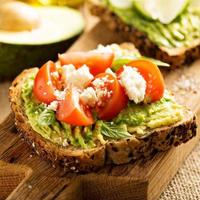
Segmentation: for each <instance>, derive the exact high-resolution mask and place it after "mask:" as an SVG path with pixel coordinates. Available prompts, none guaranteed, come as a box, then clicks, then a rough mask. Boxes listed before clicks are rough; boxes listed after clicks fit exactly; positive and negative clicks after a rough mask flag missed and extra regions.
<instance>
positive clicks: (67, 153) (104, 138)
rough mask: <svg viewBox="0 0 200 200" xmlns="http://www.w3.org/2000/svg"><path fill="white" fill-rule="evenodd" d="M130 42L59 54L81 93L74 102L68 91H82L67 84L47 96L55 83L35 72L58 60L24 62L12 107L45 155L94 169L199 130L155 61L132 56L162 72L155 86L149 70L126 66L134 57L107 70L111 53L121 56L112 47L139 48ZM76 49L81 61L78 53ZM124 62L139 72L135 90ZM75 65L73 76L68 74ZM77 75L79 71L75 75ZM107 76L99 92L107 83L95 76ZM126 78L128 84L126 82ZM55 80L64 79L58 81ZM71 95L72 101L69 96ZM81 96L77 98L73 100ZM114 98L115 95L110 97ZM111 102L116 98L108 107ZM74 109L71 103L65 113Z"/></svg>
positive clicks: (119, 49) (76, 167) (182, 139)
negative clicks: (40, 63)
mask: <svg viewBox="0 0 200 200" xmlns="http://www.w3.org/2000/svg"><path fill="white" fill-rule="evenodd" d="M125 46H126V47H127V49H124V48H122V47H119V46H117V45H111V48H110V46H108V47H103V46H100V48H98V49H97V50H94V51H90V52H86V53H84V57H83V60H82V61H81V60H80V57H81V56H80V55H81V54H83V52H75V53H71V54H70V53H66V54H63V55H60V56H59V60H60V61H59V64H56V65H57V70H58V71H60V70H61V71H62V72H61V71H60V72H59V74H60V73H61V74H63V69H64V71H65V70H67V73H65V72H66V71H65V72H64V74H65V75H66V77H65V78H64V80H67V86H69V85H68V83H69V82H70V83H71V84H72V85H73V87H74V86H76V87H79V89H78V93H80V96H75V98H74V99H73V101H72V102H71V101H70V97H71V96H70V95H71V94H74V95H75V94H76V95H77V93H76V92H77V90H75V92H73V90H72V91H71V87H70V89H69V88H68V89H67V93H65V94H64V98H63V97H62V96H63V95H62V93H59V94H56V96H57V98H56V100H55V99H54V100H53V99H51V100H50V94H48V98H46V96H47V95H46V94H44V90H43V89H44V88H46V86H50V84H47V85H46V86H45V87H43V86H41V82H40V81H38V80H41V79H40V78H41V77H42V78H44V77H45V76H40V75H41V72H42V71H43V70H44V69H47V68H48V66H54V64H53V62H48V63H46V64H45V65H43V66H42V68H40V70H39V69H38V68H32V69H29V70H25V71H23V72H22V73H21V74H20V75H19V76H18V77H17V78H16V79H15V80H14V81H13V83H12V86H11V87H10V92H9V96H10V101H11V107H12V110H13V112H14V114H15V120H16V127H17V129H18V130H19V132H20V133H21V135H22V136H23V137H24V138H25V139H26V141H27V142H28V143H29V144H30V145H31V146H32V147H33V148H34V149H35V151H36V152H37V153H38V154H39V155H40V156H41V157H43V158H45V159H47V160H50V161H51V162H52V163H54V164H61V165H62V166H64V167H65V168H69V169H71V170H72V171H75V172H79V171H80V172H89V171H93V170H96V169H98V168H100V167H103V166H105V165H106V164H108V163H114V164H124V163H128V162H130V161H132V160H136V159H139V158H142V157H146V158H147V159H148V158H151V155H152V154H153V153H155V152H156V151H164V150H167V149H169V148H170V147H171V146H177V145H179V144H181V143H185V142H187V141H188V140H189V139H191V138H192V137H194V136H195V135H196V120H195V115H194V114H193V113H192V112H191V111H190V110H189V109H187V108H185V107H184V106H181V105H178V104H177V103H176V102H175V100H174V98H173V96H172V95H171V94H170V93H169V92H166V91H164V84H163V79H162V75H161V74H160V72H159V70H158V68H157V67H156V65H155V64H153V63H151V62H150V61H146V60H145V61H144V60H138V58H135V60H133V61H132V62H134V68H135V67H137V68H138V70H139V69H140V66H145V65H146V64H148V66H152V68H154V69H155V71H154V74H157V75H156V76H155V79H154V80H156V81H157V86H155V85H154V84H153V85H151V86H152V87H149V86H150V85H149V83H150V82H151V81H150V82H149V80H148V79H147V78H145V79H143V78H142V76H140V73H138V72H137V70H135V69H134V70H132V69H131V68H130V67H128V66H129V65H131V64H130V61H129V63H128V64H126V65H124V66H123V64H122V63H121V65H122V66H123V67H122V68H121V67H118V69H116V65H115V70H113V71H112V70H111V69H109V70H108V68H110V67H111V66H112V69H113V63H114V62H113V60H115V63H116V61H117V59H116V58H113V54H112V53H111V51H110V49H112V50H113V49H114V50H113V52H114V57H118V58H119V57H121V56H122V53H121V52H123V54H131V55H133V54H137V53H138V52H137V51H136V52H135V50H134V51H132V50H128V46H127V45H125ZM104 53H105V54H104ZM77 54H78V57H79V60H78V61H79V62H77V60H76V59H75V58H76V56H77ZM102 54H103V55H104V62H102V60H101V59H103V58H102ZM88 55H89V56H88ZM92 55H95V59H97V60H98V61H99V62H100V61H101V67H102V66H106V72H104V71H105V68H101V69H100V67H97V64H96V65H95V68H93V65H92V64H91V63H92V61H91V60H92V59H91V57H92ZM97 55H101V56H100V57H98V56H97ZM109 55H110V56H109ZM116 55H117V56H116ZM105 56H106V57H105ZM97 57H98V58H97ZM69 58H70V59H69ZM85 58H87V59H85ZM88 60H90V62H88ZM97 60H95V62H96V61H97ZM107 61H109V62H107ZM110 61H112V62H110ZM121 61H122V60H120V62H121ZM69 63H70V64H69ZM77 63H78V64H79V65H81V67H78V68H77V69H74V68H73V66H77ZM82 63H85V65H87V66H88V68H89V69H90V72H91V73H88V71H87V70H86V69H87V67H86V66H82ZM72 64H73V65H72ZM93 64H94V63H93ZM60 65H61V66H62V67H61V66H60ZM108 66H109V67H108ZM144 68H145V67H144ZM84 70H86V71H87V73H86V71H84ZM126 70H128V72H129V74H133V75H134V76H135V77H136V79H137V80H138V82H137V83H134V84H135V86H138V85H140V86H139V87H138V88H136V87H135V88H134V90H135V93H134V92H133V90H132V89H131V88H133V86H134V85H132V87H130V85H129V84H132V81H131V82H130V80H127V79H125V78H127V74H126ZM81 71H82V72H81ZM83 71H84V73H83ZM102 71H103V72H102ZM71 72H72V73H71ZM51 73H52V72H51ZM70 73H71V75H73V79H70V77H67V76H69V74H70ZM141 73H142V71H141ZM148 73H151V72H150V71H149V72H148ZM55 74H57V73H53V74H52V75H53V76H55ZM86 74H87V76H86ZM88 74H89V75H88ZM79 75H80V76H79ZM104 75H106V76H104ZM143 75H144V74H143ZM77 76H79V79H78V81H75V79H76V78H75V77H77ZM92 76H93V77H92ZM116 76H118V78H116ZM56 77H58V76H57V75H56ZM80 77H82V78H83V77H88V79H90V78H91V81H92V82H90V83H89V84H88V83H87V84H86V85H85V86H84V88H80V87H82V86H83V85H84V84H83V81H85V80H83V79H82V78H80ZM143 77H145V76H143ZM106 78H109V82H108V85H109V87H107V89H108V88H110V90H109V91H107V92H106V95H109V97H108V96H107V98H105V96H101V95H100V94H102V91H103V94H104V91H105V90H103V89H101V90H99V88H98V87H97V83H98V84H99V83H100V84H102V80H105V79H106ZM85 79H86V78H85ZM124 79H125V80H126V81H125V82H124ZM51 80H52V79H51ZM54 81H55V80H54ZM80 82H82V83H81V84H80ZM87 82H88V81H87ZM128 82H129V84H126V83H128ZM133 82H134V81H133ZM38 83H40V84H39V85H40V87H39V88H40V89H41V88H42V91H43V93H42V94H43V95H42V96H41V93H40V91H38V87H37V86H38ZM47 83H48V82H47ZM57 83H58V82H57ZM112 84H115V87H114V88H112V87H111V86H112ZM54 85H59V84H55V82H54ZM158 86H159V87H158ZM56 87H57V86H56ZM58 88H60V86H59V87H58ZM120 88H121V89H122V90H121V89H120ZM151 88H156V90H151ZM92 89H93V90H92ZM104 89H105V88H104ZM137 89H138V90H137ZM68 90H69V91H70V92H68ZM89 90H90V91H91V90H92V91H95V93H96V97H98V98H97V100H95V98H89V97H91V96H87V95H86V94H87V92H89ZM124 90H125V92H124ZM46 91H47V90H46ZM56 91H57V90H56ZM59 91H62V92H63V91H65V89H63V88H62V89H61V88H60V89H59ZM111 91H112V92H111ZM117 91H118V92H117ZM142 91H143V92H142ZM48 92H49V91H48ZM54 92H55V91H54ZM56 93H58V91H57V92H56ZM90 94H92V93H90ZM110 94H111V95H110ZM119 94H120V95H119ZM136 94H137V95H136ZM86 97H88V98H86ZM114 97H115V98H114ZM116 97H117V98H116ZM53 98H54V97H53ZM101 98H103V99H101ZM57 99H58V100H57ZM66 99H67V104H65V102H66ZM77 99H78V105H77V104H76V103H77ZM99 99H101V100H103V101H99ZM111 100H112V102H115V103H114V104H113V105H112V102H111ZM95 101H96V102H95ZM44 102H45V103H44ZM52 102H53V103H52ZM70 102H71V103H70ZM73 102H76V103H74V105H75V104H76V109H75V110H74V109H72V108H71V106H69V105H71V104H73ZM116 102H117V103H116ZM101 103H103V104H101ZM56 104H57V105H56ZM79 104H82V105H86V107H80V105H79ZM108 105H111V107H110V109H108ZM69 110H71V111H70V112H69V113H68V114H66V113H67V112H68V111H69ZM63 111H64V112H63ZM74 111H76V112H74ZM80 111H81V112H80ZM89 112H90V113H89ZM86 113H87V114H86ZM80 116H81V117H80Z"/></svg>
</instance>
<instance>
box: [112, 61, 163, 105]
mask: <svg viewBox="0 0 200 200" xmlns="http://www.w3.org/2000/svg"><path fill="white" fill-rule="evenodd" d="M127 66H131V67H135V68H137V69H138V71H139V72H140V74H141V75H142V76H143V78H144V79H145V81H146V84H147V86H146V99H147V100H148V102H154V101H158V100H160V99H161V98H162V97H163V94H164V89H165V84H164V79H163V76H162V74H161V72H160V70H159V68H158V67H157V66H156V65H155V64H154V63H152V62H150V61H147V60H134V61H131V62H130V63H129V64H127ZM122 71H123V67H121V68H120V69H119V70H118V71H117V72H116V73H117V74H118V75H120V74H121V73H122Z"/></svg>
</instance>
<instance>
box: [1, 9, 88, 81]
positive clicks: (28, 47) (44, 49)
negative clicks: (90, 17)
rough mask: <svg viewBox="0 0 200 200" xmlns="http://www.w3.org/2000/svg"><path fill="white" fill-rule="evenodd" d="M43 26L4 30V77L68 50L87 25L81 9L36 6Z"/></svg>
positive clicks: (2, 44)
mask: <svg viewBox="0 0 200 200" xmlns="http://www.w3.org/2000/svg"><path fill="white" fill-rule="evenodd" d="M35 9H36V10H37V12H38V13H39V16H40V18H41V22H40V26H39V27H38V28H36V29H33V30H31V31H17V32H16V31H15V32H13V31H3V30H0V77H1V78H2V77H3V78H13V77H14V76H16V75H17V74H18V73H20V72H21V71H22V69H24V68H29V67H40V66H41V65H42V64H43V63H45V62H46V61H47V60H50V59H51V60H56V59H57V54H58V53H62V52H64V51H66V50H67V48H68V47H69V46H70V45H71V44H72V43H73V42H74V41H75V39H76V38H77V37H78V36H79V34H81V32H82V31H83V29H84V25H85V23H84V19H83V17H82V16H81V14H80V12H79V11H77V10H74V9H72V8H68V7H56V6H47V7H35Z"/></svg>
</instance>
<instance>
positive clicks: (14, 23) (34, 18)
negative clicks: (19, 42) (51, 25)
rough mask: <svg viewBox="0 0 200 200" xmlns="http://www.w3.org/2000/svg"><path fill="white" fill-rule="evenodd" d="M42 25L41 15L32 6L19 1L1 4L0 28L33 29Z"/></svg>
mask: <svg viewBox="0 0 200 200" xmlns="http://www.w3.org/2000/svg"><path fill="white" fill-rule="evenodd" d="M39 25H40V16H39V14H38V13H37V11H36V10H35V9H34V8H32V7H31V6H29V5H27V4H25V3H22V2H17V1H9V2H5V3H2V5H0V30H3V31H15V32H17V31H32V30H34V29H36V28H38V27H39Z"/></svg>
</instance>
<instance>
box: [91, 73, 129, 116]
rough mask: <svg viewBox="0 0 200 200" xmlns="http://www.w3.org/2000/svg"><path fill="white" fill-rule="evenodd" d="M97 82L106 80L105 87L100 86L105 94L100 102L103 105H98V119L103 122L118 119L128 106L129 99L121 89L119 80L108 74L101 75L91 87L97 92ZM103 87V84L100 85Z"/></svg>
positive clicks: (96, 77)
mask: <svg viewBox="0 0 200 200" xmlns="http://www.w3.org/2000/svg"><path fill="white" fill-rule="evenodd" d="M95 80H99V81H101V80H106V81H104V82H105V83H104V85H103V84H102V86H100V89H101V90H102V91H107V92H105V96H103V97H102V98H101V99H100V101H101V102H102V103H100V104H98V105H97V107H96V111H97V114H98V117H99V118H100V119H103V120H110V119H112V118H114V117H116V116H117V115H118V114H119V113H120V111H121V110H122V109H124V108H125V107H126V106H127V103H128V97H127V96H126V94H125V91H124V89H123V88H122V87H121V85H120V83H119V82H118V80H117V78H116V77H114V76H113V75H111V74H108V73H101V74H98V75H97V76H95V79H94V80H93V81H92V83H91V85H92V87H93V88H94V89H95V90H98V88H99V87H98V88H97V86H96V84H94V83H95ZM100 85H101V84H100Z"/></svg>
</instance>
